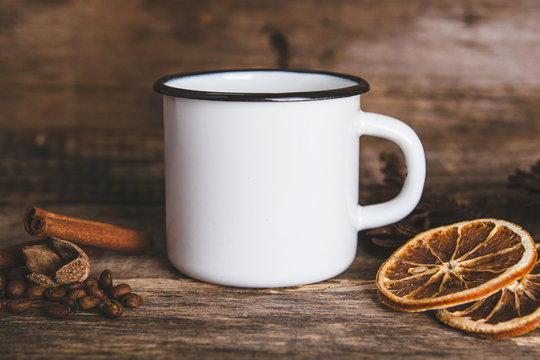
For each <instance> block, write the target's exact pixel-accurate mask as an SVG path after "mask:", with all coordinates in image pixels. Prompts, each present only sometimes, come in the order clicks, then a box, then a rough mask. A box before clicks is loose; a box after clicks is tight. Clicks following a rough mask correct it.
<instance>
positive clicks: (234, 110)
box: [154, 70, 425, 287]
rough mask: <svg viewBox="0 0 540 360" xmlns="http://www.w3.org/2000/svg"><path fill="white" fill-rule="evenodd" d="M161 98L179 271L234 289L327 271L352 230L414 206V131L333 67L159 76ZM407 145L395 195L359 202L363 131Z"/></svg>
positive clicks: (419, 169) (421, 173) (417, 158)
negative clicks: (363, 98) (366, 105)
mask: <svg viewBox="0 0 540 360" xmlns="http://www.w3.org/2000/svg"><path fill="white" fill-rule="evenodd" d="M154 90H155V91H157V92H158V93H160V94H163V95H164V121H165V167H166V170H165V174H166V175H165V176H166V227H167V252H168V256H169V259H170V261H171V263H172V264H173V265H174V266H175V267H176V268H177V269H178V270H180V271H181V272H182V273H184V274H186V275H188V276H190V277H193V278H195V279H199V280H203V281H206V282H210V283H216V284H222V285H229V286H238V287H281V286H293V285H301V284H308V283H313V282H317V281H322V280H326V279H329V278H332V277H334V276H336V275H338V274H340V273H341V272H343V271H344V270H345V269H347V268H348V267H349V265H350V264H351V263H352V261H353V259H354V258H355V253H356V246H357V232H358V231H359V230H363V229H367V228H374V227H379V226H383V225H387V224H390V223H393V222H396V221H398V220H400V219H402V218H403V217H405V216H406V215H407V214H408V213H410V212H411V211H412V209H413V208H414V207H415V206H416V204H417V203H418V201H419V199H420V196H421V193H422V189H423V186H424V179H425V157H424V152H423V149H422V145H421V143H420V140H419V139H418V137H417V136H416V134H415V133H414V131H413V130H411V128H410V127H409V126H407V125H405V124H404V123H402V122H401V121H399V120H396V119H393V118H391V117H388V116H384V115H379V114H374V113H369V112H363V111H362V110H360V94H362V93H364V92H366V91H368V90H369V85H368V83H367V82H366V81H365V80H363V79H361V78H358V77H355V76H351V75H344V74H338V73H329V72H315V71H283V70H232V71H218V72H206V73H188V74H175V75H170V76H166V77H163V78H160V79H159V80H157V81H156V83H155V84H154ZM361 135H372V136H378V137H382V138H385V139H389V140H391V141H393V142H395V143H396V144H397V145H398V146H399V147H400V148H401V149H402V151H403V154H404V156H405V160H406V164H407V171H408V174H407V178H406V180H405V183H404V186H403V189H402V191H401V193H400V194H399V195H397V197H395V198H394V199H392V200H390V201H387V202H384V203H379V204H374V205H367V206H360V205H358V170H359V137H360V136H361Z"/></svg>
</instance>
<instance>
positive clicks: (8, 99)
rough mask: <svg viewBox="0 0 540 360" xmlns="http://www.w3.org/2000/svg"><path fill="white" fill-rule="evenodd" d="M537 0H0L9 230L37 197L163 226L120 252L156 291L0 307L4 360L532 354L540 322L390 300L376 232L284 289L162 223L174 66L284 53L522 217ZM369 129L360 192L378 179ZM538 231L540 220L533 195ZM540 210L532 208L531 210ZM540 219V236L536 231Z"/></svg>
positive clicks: (139, 285)
mask: <svg viewBox="0 0 540 360" xmlns="http://www.w3.org/2000/svg"><path fill="white" fill-rule="evenodd" d="M538 19H540V3H539V2H538V1H533V0H516V1H507V0H481V1H474V2H473V1H468V0H441V1H422V0H411V1H401V0H383V1H375V0H361V1H357V0H336V1H325V0H302V1H296V0H295V1H287V0H279V1H276V0H257V1H251V0H220V1H212V0H182V1H174V0H164V1H157V2H156V1H147V0H126V1H106V0H95V1H91V2H90V1H77V0H55V1H46V2H44V1H24V2H20V1H16V0H0V246H3V245H9V244H15V243H18V242H21V241H25V240H28V239H29V236H28V235H26V234H25V232H24V230H23V228H22V221H21V217H22V213H23V212H24V210H25V208H26V207H27V206H30V205H38V206H42V207H44V208H46V209H49V210H52V211H57V212H59V213H63V214H66V215H71V216H77V217H82V218H88V219H94V220H98V221H105V222H111V223H116V224H118V225H122V226H126V227H132V228H136V229H145V230H148V231H150V232H151V233H152V234H153V235H154V237H155V238H156V240H157V242H156V245H155V247H154V249H153V250H152V252H151V253H150V254H147V255H143V256H131V255H123V254H116V253H106V254H104V255H102V256H101V257H98V258H93V259H92V269H93V270H92V271H93V273H94V274H97V273H99V271H100V270H102V269H104V268H110V269H111V270H113V273H114V274H115V275H116V276H117V278H119V279H123V280H125V281H127V282H129V283H130V284H131V285H132V286H133V287H134V289H136V291H138V292H140V293H141V294H142V295H143V296H144V297H145V300H146V305H145V306H144V307H141V308H139V309H135V310H131V311H128V312H127V313H126V316H124V317H123V318H122V319H121V320H119V321H110V320H105V319H102V318H101V317H98V316H96V315H94V314H83V313H80V314H77V315H75V316H73V317H71V318H70V319H67V320H65V321H53V320H50V319H47V318H44V317H43V316H42V315H41V312H40V310H39V309H38V308H37V307H36V308H35V309H34V310H33V311H32V312H31V313H29V314H26V315H20V316H15V315H5V316H3V317H0V354H1V355H0V358H2V359H4V358H6V359H21V358H29V359H37V358H43V357H44V356H47V357H50V358H58V359H61V358H88V359H108V358H119V359H121V358H137V357H141V358H156V359H166V358H176V357H181V356H183V357H187V358H197V359H200V358H235V359H242V358H276V357H277V358H280V357H291V358H317V357H318V358H389V357H393V358H402V359H408V358H410V359H425V358H447V359H462V358H471V359H477V358H486V357H490V358H494V359H507V358H509V357H511V356H512V357H519V358H521V359H537V358H538V357H539V356H540V351H539V350H538V349H539V345H540V333H539V330H536V331H534V332H532V333H529V334H527V335H525V336H522V337H517V338H514V339H507V340H496V341H495V340H481V339H477V338H474V337H470V336H467V335H464V334H462V333H460V332H457V331H455V330H452V329H449V328H447V327H446V326H443V325H441V324H440V323H439V322H438V321H437V320H436V319H435V318H434V317H433V316H431V315H429V314H425V313H421V314H404V313H399V312H396V311H393V310H391V309H388V308H386V307H384V306H383V305H381V304H380V303H379V301H378V300H377V297H376V292H375V286H374V277H375V274H376V271H377V268H378V266H379V265H380V264H381V263H382V261H384V259H385V258H386V257H387V256H388V253H387V252H384V251H382V250H380V249H376V248H374V247H373V246H370V245H369V243H368V242H367V239H365V238H364V237H363V236H362V234H361V235H360V238H359V251H358V254H357V257H356V260H355V262H354V263H353V265H352V266H351V267H350V268H349V269H348V270H347V271H346V272H345V273H343V274H342V275H340V276H338V277H337V278H335V279H332V280H329V281H326V282H322V283H319V284H314V285H308V286H303V287H296V288H285V289H263V290H254V289H234V288H226V287H221V286H215V285H210V284H205V283H201V282H198V281H194V280H191V279H189V278H187V277H185V276H183V275H182V274H180V273H179V272H177V271H176V270H175V269H173V268H172V266H171V265H170V264H169V262H168V260H167V257H166V249H165V234H164V208H163V202H164V198H165V194H164V186H163V183H164V166H163V141H162V137H163V127H162V121H161V98H160V96H158V95H157V94H155V93H153V92H152V90H151V85H152V83H153V81H154V80H155V79H156V78H157V77H159V76H162V75H165V74H169V73H173V72H183V71H195V70H197V71H198V70H208V69H226V68H251V67H281V68H285V67H287V68H293V69H294V68H315V69H322V70H331V71H341V72H348V73H352V74H355V75H359V76H362V77H364V78H366V79H367V80H368V81H369V82H370V84H371V87H372V90H371V91H370V92H369V93H368V94H366V95H364V96H363V97H362V108H363V109H364V110H367V111H374V112H380V113H384V114H387V115H391V116H395V117H397V118H399V119H402V120H404V121H406V122H407V123H408V124H410V125H411V126H412V127H413V128H414V129H415V130H416V131H417V132H418V134H419V136H420V137H421V140H422V142H423V144H424V147H425V150H426V156H427V167H428V177H427V182H426V186H427V187H428V188H429V189H430V191H431V192H432V193H435V194H444V195H448V196H451V197H453V198H455V199H457V200H459V201H461V202H463V203H471V202H475V201H478V200H483V199H487V200H489V202H490V204H491V205H492V206H493V209H494V211H495V213H496V214H497V216H500V217H504V218H508V219H514V218H519V217H518V215H517V214H518V213H522V212H523V209H519V206H520V205H519V203H518V204H513V205H512V206H509V205H508V201H507V200H508V198H509V197H510V196H511V192H510V190H509V189H508V188H507V177H508V175H510V174H511V173H513V172H514V170H515V169H516V168H522V169H527V168H528V167H529V166H531V165H532V164H533V163H535V162H536V161H537V160H538V159H539V158H540V120H539V118H538V116H539V115H538V114H540V68H539V67H538V63H539V61H540V47H538V44H539V43H540V22H539V21H538ZM389 149H390V150H392V149H393V150H395V149H396V147H395V146H393V145H392V144H390V143H388V142H386V141H380V140H377V139H373V138H368V137H366V138H365V139H362V142H361V150H362V151H361V153H362V155H361V156H362V159H361V184H360V190H361V191H360V193H361V198H369V199H371V200H373V195H372V191H373V190H374V189H375V188H376V186H377V184H380V182H381V181H382V175H381V172H380V162H379V154H380V152H381V151H385V150H389ZM532 211H533V212H530V213H528V214H527V216H528V217H527V218H526V220H527V223H526V224H522V225H527V229H528V230H530V231H531V232H532V233H533V234H535V236H540V222H538V221H536V220H535V219H538V218H539V217H540V214H538V210H537V209H536V210H532ZM535 212H536V213H535ZM536 234H538V235H536Z"/></svg>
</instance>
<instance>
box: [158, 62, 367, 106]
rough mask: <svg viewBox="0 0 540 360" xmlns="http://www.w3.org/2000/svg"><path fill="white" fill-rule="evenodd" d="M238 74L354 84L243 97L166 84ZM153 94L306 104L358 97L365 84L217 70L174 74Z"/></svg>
mask: <svg viewBox="0 0 540 360" xmlns="http://www.w3.org/2000/svg"><path fill="white" fill-rule="evenodd" d="M235 72H237V73H240V72H286V73H304V74H317V75H329V76H334V77H339V78H342V79H347V80H351V81H354V82H355V83H356V84H354V85H352V86H347V87H342V88H336V89H327V90H315V91H296V92H283V93H255V92H254V93H243V92H217V91H201V90H190V89H183V88H177V87H172V86H168V85H167V84H166V83H167V82H168V81H170V80H173V79H179V78H182V77H188V76H197V75H210V74H219V73H235ZM153 89H154V91H156V92H158V93H160V94H162V95H167V96H173V97H179V98H188V99H199V100H216V101H279V102H284V101H309V100H326V99H338V98H346V97H350V96H355V95H360V94H363V93H365V92H368V91H369V84H368V82H367V81H366V80H364V79H362V78H360V77H358V76H354V75H347V74H341V73H337V72H330V71H313V70H282V69H233V70H219V71H201V72H187V73H177V74H171V75H167V76H163V77H161V78H159V79H158V80H156V82H155V83H154V86H153Z"/></svg>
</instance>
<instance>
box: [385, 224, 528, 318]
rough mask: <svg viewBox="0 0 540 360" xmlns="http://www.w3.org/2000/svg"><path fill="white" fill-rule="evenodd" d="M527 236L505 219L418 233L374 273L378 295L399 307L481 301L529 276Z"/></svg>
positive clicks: (424, 307)
mask: <svg viewBox="0 0 540 360" xmlns="http://www.w3.org/2000/svg"><path fill="white" fill-rule="evenodd" d="M536 256H537V253H536V248H535V244H534V242H533V239H532V238H531V236H530V235H529V234H528V233H527V232H526V231H525V230H523V229H522V228H521V227H519V226H518V225H516V224H513V223H511V222H508V221H504V220H496V219H478V220H471V221H464V222H460V223H456V224H452V225H447V226H441V227H438V228H435V229H431V230H428V231H425V232H423V233H420V234H418V235H416V236H415V237H414V238H412V239H411V240H409V241H408V242H407V243H405V244H404V245H403V246H402V247H400V248H399V249H397V250H396V251H395V252H394V254H393V255H392V256H390V258H389V259H388V260H386V262H385V263H383V264H382V265H381V267H380V268H379V271H378V273H377V288H378V293H379V297H380V298H381V300H382V301H383V302H384V303H385V304H386V305H388V306H390V307H392V308H394V309H398V310H403V311H422V310H428V309H439V308H444V307H448V306H453V305H458V304H463V303H467V302H470V301H474V300H479V299H481V298H483V297H485V296H488V295H490V294H493V293H494V292H496V291H498V290H500V289H501V288H503V287H505V286H507V285H509V284H511V283H512V282H514V281H516V280H517V279H519V278H521V277H523V276H524V275H525V274H527V273H528V272H529V271H530V270H531V269H532V267H533V266H534V264H535V261H536Z"/></svg>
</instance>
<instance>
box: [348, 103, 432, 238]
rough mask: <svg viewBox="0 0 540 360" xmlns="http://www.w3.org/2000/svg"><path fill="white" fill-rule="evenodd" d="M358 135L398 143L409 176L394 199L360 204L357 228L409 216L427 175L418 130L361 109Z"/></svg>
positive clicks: (361, 228)
mask: <svg viewBox="0 0 540 360" xmlns="http://www.w3.org/2000/svg"><path fill="white" fill-rule="evenodd" d="M358 135H359V136H362V135H371V136H377V137H381V138H384V139H388V140H390V141H392V142H394V143H396V144H397V145H398V146H399V147H400V148H401V150H402V151H403V155H404V157H405V164H406V166H407V176H406V178H405V182H404V184H403V188H402V189H401V192H400V193H399V194H398V195H397V196H396V197H395V198H393V199H391V200H389V201H386V202H382V203H378V204H373V205H366V206H360V205H358V208H357V216H356V222H357V223H356V228H357V230H358V231H360V230H365V229H371V228H376V227H380V226H384V225H388V224H392V223H394V222H396V221H399V220H401V219H403V218H404V217H406V216H407V215H408V214H409V213H410V212H411V211H412V210H413V209H414V208H415V207H416V205H417V204H418V201H420V197H421V196H422V190H423V188H424V181H425V178H426V159H425V155H424V149H423V147H422V143H421V142H420V139H419V138H418V136H417V135H416V133H415V132H414V131H413V130H412V129H411V128H410V127H409V126H408V125H406V124H405V123H403V122H401V121H399V120H397V119H394V118H392V117H390V116H386V115H381V114H376V113H371V112H361V113H360V121H359V131H358Z"/></svg>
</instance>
